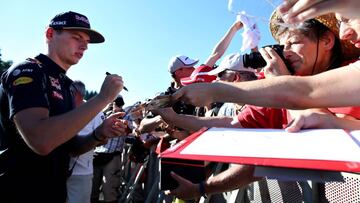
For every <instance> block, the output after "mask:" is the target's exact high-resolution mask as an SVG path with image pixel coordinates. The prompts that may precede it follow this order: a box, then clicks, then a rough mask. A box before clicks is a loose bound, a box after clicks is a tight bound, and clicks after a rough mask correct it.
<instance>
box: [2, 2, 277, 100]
mask: <svg viewBox="0 0 360 203" xmlns="http://www.w3.org/2000/svg"><path fill="white" fill-rule="evenodd" d="M0 8H1V9H0V24H1V30H0V49H1V54H2V60H4V61H7V60H12V61H13V62H14V64H17V63H20V62H22V61H23V60H25V59H26V58H28V57H35V56H36V55H38V54H39V53H46V52H45V51H46V44H45V28H46V26H47V25H48V24H49V22H50V20H51V18H53V17H54V16H55V15H56V14H58V13H61V12H66V11H75V12H78V13H81V14H84V15H86V16H87V17H88V18H89V20H90V23H91V27H92V28H93V29H95V30H96V31H98V32H100V33H101V34H103V35H104V37H105V43H102V44H89V46H88V50H87V51H86V52H85V55H84V57H83V58H82V59H81V61H80V62H79V63H78V64H76V65H74V66H72V67H71V68H70V70H69V71H68V72H67V75H68V76H69V77H70V78H71V79H73V80H81V81H83V82H84V83H85V85H86V88H87V90H88V91H97V92H99V90H100V88H101V84H102V82H103V80H104V78H105V72H110V73H113V74H118V75H120V76H122V78H123V81H124V85H125V86H126V87H127V88H128V89H129V92H126V91H124V90H123V91H122V92H121V95H123V97H124V100H125V106H128V105H131V104H133V103H135V102H136V101H144V100H145V99H146V98H153V97H154V96H155V95H156V94H157V93H160V92H163V91H165V90H166V89H167V87H168V86H169V84H170V82H171V76H170V73H169V72H168V62H169V59H170V58H171V57H172V56H174V55H178V54H182V55H187V56H189V57H191V58H197V59H199V60H200V62H199V63H202V62H204V61H205V60H206V59H207V58H208V56H209V55H210V53H211V52H212V49H213V47H214V46H215V45H216V43H217V42H218V41H219V40H220V39H221V37H222V36H223V35H224V34H225V33H226V31H227V30H228V28H229V27H230V26H231V25H232V24H233V22H234V21H235V19H236V15H235V14H234V13H233V12H230V11H229V9H228V0H151V1H150V0H138V1H134V0H127V1H126V0H103V1H95V0H92V1H90V0H77V1H73V0H72V1H70V0H62V1H53V0H52V1H50V0H48V1H46V0H31V1H29V0H12V1H10V0H6V1H5V0H0ZM240 10H245V11H246V12H248V13H249V14H251V15H254V16H258V18H256V19H257V20H258V27H259V28H260V32H261V41H260V43H259V46H264V45H269V44H274V43H275V41H274V40H273V39H272V37H271V34H270V32H269V28H268V22H267V21H266V19H268V18H269V17H270V15H271V12H272V10H273V7H272V6H271V5H270V4H269V0H233V7H232V11H240ZM264 19H265V20H264ZM241 33H242V31H241V30H240V31H239V32H238V33H237V35H236V36H235V37H234V39H233V41H232V42H231V44H230V46H229V48H228V50H227V51H226V52H225V54H224V56H225V55H227V54H230V53H233V52H239V51H240V47H241V44H242V36H241ZM220 61H221V59H220V60H219V62H218V63H217V64H219V63H220Z"/></svg>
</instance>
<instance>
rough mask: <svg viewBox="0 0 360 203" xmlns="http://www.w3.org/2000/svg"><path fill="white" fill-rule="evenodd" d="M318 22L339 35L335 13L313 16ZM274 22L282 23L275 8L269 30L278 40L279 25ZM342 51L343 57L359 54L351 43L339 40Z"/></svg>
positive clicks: (356, 56) (348, 57)
mask: <svg viewBox="0 0 360 203" xmlns="http://www.w3.org/2000/svg"><path fill="white" fill-rule="evenodd" d="M315 20H317V21H318V22H320V23H321V24H323V25H325V26H326V27H328V28H329V29H330V30H331V31H332V32H333V33H334V34H335V36H336V37H339V27H338V21H337V19H336V17H335V14H333V13H330V14H326V15H322V16H318V17H316V18H315ZM276 22H280V23H283V20H282V18H281V15H280V14H279V12H278V11H277V10H275V11H273V13H272V14H271V17H270V24H269V26H270V32H271V35H272V36H273V38H274V39H275V40H276V41H278V42H279V38H278V37H279V36H278V35H277V33H278V31H279V29H280V25H278V24H277V23H276ZM340 41H341V46H342V51H343V54H344V56H345V59H354V58H359V56H360V49H358V48H356V47H355V46H354V45H353V44H351V43H350V42H349V41H347V40H340Z"/></svg>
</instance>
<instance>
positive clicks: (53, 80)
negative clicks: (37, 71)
mask: <svg viewBox="0 0 360 203" xmlns="http://www.w3.org/2000/svg"><path fill="white" fill-rule="evenodd" d="M49 79H50V83H51V86H53V87H55V88H56V89H57V90H61V86H60V82H59V79H57V78H53V77H51V76H49Z"/></svg>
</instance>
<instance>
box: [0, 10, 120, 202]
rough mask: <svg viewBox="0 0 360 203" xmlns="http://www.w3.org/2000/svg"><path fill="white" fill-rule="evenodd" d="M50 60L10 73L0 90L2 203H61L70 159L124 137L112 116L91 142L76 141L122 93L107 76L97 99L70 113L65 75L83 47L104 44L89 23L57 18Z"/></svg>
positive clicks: (72, 16) (71, 15) (50, 33)
mask: <svg viewBox="0 0 360 203" xmlns="http://www.w3.org/2000/svg"><path fill="white" fill-rule="evenodd" d="M45 36H46V43H47V53H46V54H40V55H38V56H37V57H35V58H34V59H28V60H27V61H25V62H24V63H21V64H19V65H17V66H13V67H12V68H10V69H8V70H7V71H6V72H5V73H4V74H3V75H2V77H1V86H0V107H1V115H0V118H1V120H0V121H1V127H0V132H1V134H0V139H1V142H0V144H1V145H0V149H1V150H2V151H1V154H0V160H1V163H0V199H1V202H61V203H64V202H65V200H66V179H67V175H68V169H69V159H70V157H69V155H70V154H72V155H76V154H80V153H84V152H86V151H88V150H90V149H92V148H93V147H94V146H96V145H98V144H100V143H103V142H105V141H106V140H107V138H108V137H112V136H117V135H121V134H124V132H125V128H126V125H125V123H124V122H123V121H122V120H120V119H118V117H119V116H121V115H114V116H112V117H110V118H108V119H107V120H105V121H104V122H103V123H102V125H100V126H99V127H98V128H96V130H94V131H93V132H91V133H90V134H89V135H88V136H82V137H80V136H76V135H77V133H78V132H79V131H80V130H81V129H82V128H83V127H84V126H85V125H86V124H87V123H88V122H89V121H90V120H91V119H93V118H94V117H95V116H96V115H97V114H98V113H99V112H100V111H101V110H102V109H103V108H104V107H105V106H106V105H107V104H108V103H109V102H111V101H112V100H114V98H115V97H116V96H117V95H118V93H119V91H121V90H122V88H123V81H122V78H121V77H120V76H117V75H109V76H107V77H106V78H105V81H104V83H103V85H102V87H101V90H100V93H99V94H98V95H97V96H95V97H94V98H93V99H91V100H89V101H88V102H86V103H85V104H83V105H81V106H79V107H78V108H75V109H74V106H73V98H72V95H71V92H70V85H71V83H72V81H71V80H70V79H69V78H68V77H67V76H66V75H65V73H66V71H67V70H68V69H69V68H70V67H71V66H72V65H75V64H77V63H78V62H79V60H80V59H81V58H82V56H83V55H84V53H85V51H86V49H87V46H88V43H101V42H104V37H103V36H102V35H101V34H99V33H98V32H96V31H95V30H92V29H91V28H90V23H89V20H88V18H87V17H86V16H84V15H81V14H79V13H75V12H71V11H70V12H66V13H61V14H58V15H57V16H55V17H54V18H53V19H52V20H51V22H50V24H49V27H48V28H47V29H46V33H45Z"/></svg>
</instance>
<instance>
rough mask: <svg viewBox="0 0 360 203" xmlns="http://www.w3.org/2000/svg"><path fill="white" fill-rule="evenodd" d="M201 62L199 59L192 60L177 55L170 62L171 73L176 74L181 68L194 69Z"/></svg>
mask: <svg viewBox="0 0 360 203" xmlns="http://www.w3.org/2000/svg"><path fill="white" fill-rule="evenodd" d="M198 62H199V59H191V58H189V57H187V56H184V55H177V56H174V57H172V58H171V59H170V61H169V72H170V73H174V72H175V71H177V70H178V69H180V68H186V67H188V68H192V67H194V65H196V64H197V63H198Z"/></svg>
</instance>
